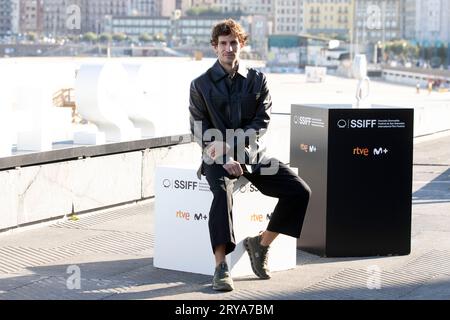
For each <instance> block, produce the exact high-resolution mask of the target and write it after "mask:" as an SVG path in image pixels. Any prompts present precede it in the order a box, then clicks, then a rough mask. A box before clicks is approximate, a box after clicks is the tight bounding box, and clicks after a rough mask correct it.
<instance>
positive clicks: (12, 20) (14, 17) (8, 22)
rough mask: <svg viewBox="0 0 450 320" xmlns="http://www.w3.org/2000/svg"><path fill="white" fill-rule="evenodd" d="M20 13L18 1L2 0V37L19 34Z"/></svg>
mask: <svg viewBox="0 0 450 320" xmlns="http://www.w3.org/2000/svg"><path fill="white" fill-rule="evenodd" d="M18 12H19V1H18V0H0V37H4V36H9V35H13V34H16V33H18V32H19V30H18V29H19V14H18Z"/></svg>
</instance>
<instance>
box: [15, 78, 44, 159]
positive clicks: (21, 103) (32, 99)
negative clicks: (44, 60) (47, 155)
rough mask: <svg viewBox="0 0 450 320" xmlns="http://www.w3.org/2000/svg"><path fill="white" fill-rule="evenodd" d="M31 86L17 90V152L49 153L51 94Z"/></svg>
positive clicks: (23, 86)
mask: <svg viewBox="0 0 450 320" xmlns="http://www.w3.org/2000/svg"><path fill="white" fill-rule="evenodd" d="M37 85H38V84H36V86H32V85H31V84H26V85H22V86H20V87H19V89H18V97H17V112H18V114H19V115H20V114H21V115H22V116H20V117H16V119H17V121H20V122H21V123H20V124H18V132H17V150H24V151H25V150H26V151H49V150H52V131H51V128H52V123H51V110H52V109H51V108H52V107H53V105H52V99H53V94H52V92H51V91H50V90H49V89H45V88H41V87H38V86H37Z"/></svg>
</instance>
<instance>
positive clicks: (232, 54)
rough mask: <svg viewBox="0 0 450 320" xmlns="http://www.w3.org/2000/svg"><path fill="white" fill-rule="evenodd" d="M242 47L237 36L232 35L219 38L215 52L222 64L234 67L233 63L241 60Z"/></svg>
mask: <svg viewBox="0 0 450 320" xmlns="http://www.w3.org/2000/svg"><path fill="white" fill-rule="evenodd" d="M242 47H243V46H242V45H241V44H240V43H239V40H238V38H237V37H236V36H234V35H232V34H230V35H228V36H219V39H218V44H217V46H214V51H215V52H216V54H217V57H218V58H219V61H220V62H221V63H222V64H228V65H230V64H231V65H232V64H233V62H235V61H237V60H238V59H239V55H240V53H241V49H242Z"/></svg>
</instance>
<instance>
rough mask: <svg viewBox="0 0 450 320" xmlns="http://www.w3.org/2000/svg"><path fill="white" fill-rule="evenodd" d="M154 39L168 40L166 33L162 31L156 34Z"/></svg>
mask: <svg viewBox="0 0 450 320" xmlns="http://www.w3.org/2000/svg"><path fill="white" fill-rule="evenodd" d="M153 39H155V40H156V41H160V42H164V41H166V37H165V36H164V34H163V33H162V32H159V33H157V34H155V35H154V37H153Z"/></svg>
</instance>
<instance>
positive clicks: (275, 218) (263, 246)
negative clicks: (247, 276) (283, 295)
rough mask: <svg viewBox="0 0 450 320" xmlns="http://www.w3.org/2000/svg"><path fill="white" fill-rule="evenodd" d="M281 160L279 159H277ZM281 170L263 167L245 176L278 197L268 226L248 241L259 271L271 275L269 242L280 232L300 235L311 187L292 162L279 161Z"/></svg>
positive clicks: (262, 274) (296, 236)
mask: <svg viewBox="0 0 450 320" xmlns="http://www.w3.org/2000/svg"><path fill="white" fill-rule="evenodd" d="M277 162H278V161H277ZM278 163H279V168H278V171H277V172H276V173H275V174H273V175H264V174H263V173H264V172H263V173H261V170H258V171H256V172H254V173H248V172H247V173H244V176H245V177H246V178H247V179H248V180H249V181H250V182H252V183H253V185H255V186H256V187H257V188H258V190H259V191H260V192H261V193H262V194H264V195H267V196H270V197H276V198H278V199H279V200H278V203H277V205H276V207H275V209H274V211H273V213H272V216H271V219H270V222H269V225H268V226H267V230H265V231H264V232H263V233H262V234H260V235H258V236H256V237H252V238H250V237H249V238H247V239H246V240H245V241H244V245H245V248H246V250H247V252H248V253H249V256H250V260H251V262H252V268H253V271H254V272H255V274H256V275H257V276H258V277H260V278H262V279H269V278H270V274H269V272H268V269H267V253H268V249H269V245H270V244H271V243H272V242H273V241H274V240H275V238H276V237H277V236H278V234H280V233H282V234H286V235H289V236H292V237H295V238H298V237H300V232H301V229H302V226H303V221H304V218H305V214H306V209H307V206H308V202H309V198H310V194H311V190H310V188H309V186H308V185H307V184H306V183H305V182H304V181H303V180H302V179H300V178H299V177H298V175H296V174H295V173H294V172H293V171H292V170H291V169H289V167H288V166H286V165H285V164H283V163H281V162H278Z"/></svg>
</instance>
